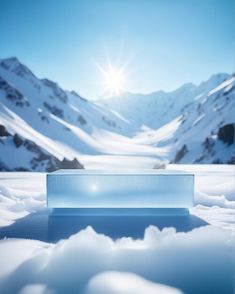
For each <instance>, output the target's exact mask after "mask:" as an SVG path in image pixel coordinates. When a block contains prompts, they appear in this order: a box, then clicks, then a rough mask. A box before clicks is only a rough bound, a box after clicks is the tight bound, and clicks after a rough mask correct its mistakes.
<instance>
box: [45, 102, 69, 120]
mask: <svg viewBox="0 0 235 294" xmlns="http://www.w3.org/2000/svg"><path fill="white" fill-rule="evenodd" d="M43 105H44V107H45V108H46V109H47V110H49V111H50V112H51V113H52V114H54V115H55V116H58V117H59V118H63V117H64V113H63V110H62V109H60V108H58V107H57V106H54V105H53V106H52V105H50V104H49V103H47V102H43Z"/></svg>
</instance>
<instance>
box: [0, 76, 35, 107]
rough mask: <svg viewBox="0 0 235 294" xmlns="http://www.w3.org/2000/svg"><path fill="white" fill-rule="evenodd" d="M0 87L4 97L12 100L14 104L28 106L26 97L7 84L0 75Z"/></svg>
mask: <svg viewBox="0 0 235 294" xmlns="http://www.w3.org/2000/svg"><path fill="white" fill-rule="evenodd" d="M0 89H1V90H3V91H4V92H5V94H6V96H5V97H6V99H7V100H9V101H11V102H13V103H14V104H15V105H16V106H20V107H24V106H30V103H29V101H28V99H27V98H26V97H24V96H23V95H22V94H21V93H20V92H19V91H18V90H17V89H15V88H14V87H13V86H11V85H10V84H8V83H7V82H6V81H5V80H4V79H3V78H2V77H0Z"/></svg>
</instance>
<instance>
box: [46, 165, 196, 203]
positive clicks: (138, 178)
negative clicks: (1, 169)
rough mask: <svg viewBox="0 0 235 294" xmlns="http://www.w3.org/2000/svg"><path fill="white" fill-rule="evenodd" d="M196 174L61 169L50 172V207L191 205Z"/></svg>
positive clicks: (48, 191)
mask: <svg viewBox="0 0 235 294" xmlns="http://www.w3.org/2000/svg"><path fill="white" fill-rule="evenodd" d="M193 200H194V175H193V174H189V173H184V172H174V171H173V172H172V171H166V170H162V171H160V170H151V171H144V172H143V171H139V172H138V171H137V172H117V171H116V172H104V171H103V172H102V171H87V170H59V171H56V172H54V173H50V174H48V175H47V205H48V207H50V208H190V207H192V206H193Z"/></svg>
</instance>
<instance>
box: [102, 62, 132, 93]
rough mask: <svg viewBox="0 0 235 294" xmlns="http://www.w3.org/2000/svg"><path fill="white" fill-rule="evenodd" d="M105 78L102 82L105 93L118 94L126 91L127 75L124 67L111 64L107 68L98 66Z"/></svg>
mask: <svg viewBox="0 0 235 294" xmlns="http://www.w3.org/2000/svg"><path fill="white" fill-rule="evenodd" d="M98 68H99V70H100V72H101V73H102V76H103V79H102V82H101V83H100V84H101V85H102V87H103V93H104V94H108V95H109V96H118V95H120V94H121V93H122V92H123V91H124V87H125V83H126V75H125V72H124V68H123V67H120V68H115V67H113V66H112V65H111V64H109V66H108V68H107V69H104V68H102V67H100V66H98Z"/></svg>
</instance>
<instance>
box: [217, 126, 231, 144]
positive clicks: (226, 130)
mask: <svg viewBox="0 0 235 294" xmlns="http://www.w3.org/2000/svg"><path fill="white" fill-rule="evenodd" d="M218 138H219V139H220V140H221V141H223V142H224V143H226V144H228V145H231V144H233V143H234V142H235V141H234V138H235V124H227V125H224V126H222V127H220V128H219V132H218Z"/></svg>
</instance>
